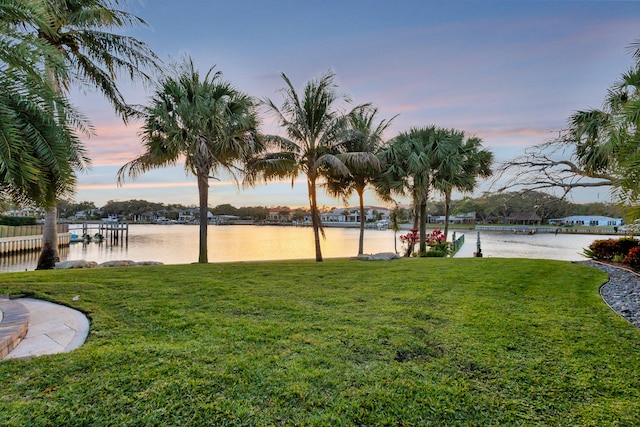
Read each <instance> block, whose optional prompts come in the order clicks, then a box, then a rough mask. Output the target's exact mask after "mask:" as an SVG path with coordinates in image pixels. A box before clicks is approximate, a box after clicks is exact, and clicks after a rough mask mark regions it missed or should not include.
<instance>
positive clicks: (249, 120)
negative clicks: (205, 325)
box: [118, 60, 261, 263]
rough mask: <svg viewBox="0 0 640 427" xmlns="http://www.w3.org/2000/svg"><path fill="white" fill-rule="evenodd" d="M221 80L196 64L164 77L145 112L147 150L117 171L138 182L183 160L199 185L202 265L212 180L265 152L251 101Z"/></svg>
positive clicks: (120, 176)
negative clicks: (201, 69) (145, 173)
mask: <svg viewBox="0 0 640 427" xmlns="http://www.w3.org/2000/svg"><path fill="white" fill-rule="evenodd" d="M221 78H222V74H221V73H220V72H214V69H213V68H211V69H210V70H209V71H208V72H207V74H206V75H205V76H204V77H203V78H201V76H200V73H199V72H198V70H196V69H195V66H194V64H193V61H192V60H188V61H185V62H184V63H183V64H182V65H181V66H180V67H177V68H176V72H175V75H174V76H168V77H165V78H163V79H162V80H161V81H160V83H159V84H158V87H157V88H156V91H155V94H154V96H153V97H152V99H151V102H150V104H149V105H148V106H146V107H143V109H142V112H141V115H142V118H143V120H144V124H143V126H142V129H141V133H140V136H141V138H142V142H143V144H144V147H145V150H146V151H145V152H144V153H143V154H142V155H140V156H139V157H138V158H136V159H134V160H132V161H130V162H129V163H127V164H125V165H124V166H122V167H121V168H120V170H119V171H118V181H119V182H120V183H122V182H123V180H124V177H125V175H127V174H128V175H129V176H130V177H134V178H135V177H136V176H138V175H140V174H142V173H143V172H146V171H148V170H151V169H156V168H161V167H166V166H168V165H175V164H176V163H177V162H178V161H179V160H180V159H181V158H182V157H183V158H184V166H185V170H186V171H187V172H190V173H192V174H193V175H195V176H196V179H197V181H198V197H199V203H200V242H199V244H200V251H199V256H198V262H199V263H207V262H208V255H207V254H208V252H207V223H208V221H207V216H208V200H209V179H210V178H217V177H219V174H220V172H228V173H230V174H231V176H232V177H233V178H234V179H235V177H236V175H235V173H234V172H235V171H237V170H239V169H238V166H237V164H238V163H239V162H244V161H246V160H248V159H249V158H250V157H251V156H253V155H254V154H255V153H256V152H257V151H259V150H261V141H260V137H259V134H258V131H257V128H258V118H257V114H256V109H255V108H254V107H255V105H254V104H255V103H254V101H253V99H252V98H251V97H249V96H247V95H245V94H244V93H242V92H240V91H238V90H237V89H235V88H234V87H233V86H232V85H231V84H230V83H228V82H225V81H222V80H221Z"/></svg>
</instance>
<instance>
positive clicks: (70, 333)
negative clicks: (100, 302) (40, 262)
mask: <svg viewBox="0 0 640 427" xmlns="http://www.w3.org/2000/svg"><path fill="white" fill-rule="evenodd" d="M14 301H16V302H19V303H20V304H22V305H23V306H24V307H25V308H26V309H27V311H28V312H29V330H28V331H27V335H26V336H25V337H24V339H23V340H22V341H21V342H20V344H18V346H17V347H16V348H15V349H14V350H13V351H11V352H10V353H9V355H8V356H7V357H5V359H4V360H6V359H18V358H23V357H32V356H43V355H45V354H55V353H63V352H67V351H71V350H74V349H76V348H78V347H80V346H81V345H82V344H84V342H85V340H86V339H87V335H88V334H89V319H87V317H86V316H85V315H84V314H82V313H81V312H79V311H78V310H74V309H73V308H70V307H66V306H64V305H59V304H54V303H51V302H48V301H42V300H37V299H32V298H20V299H16V300H14Z"/></svg>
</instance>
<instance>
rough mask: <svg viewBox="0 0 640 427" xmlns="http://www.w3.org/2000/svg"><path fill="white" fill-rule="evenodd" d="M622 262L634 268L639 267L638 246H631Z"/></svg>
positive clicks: (639, 249) (639, 253)
mask: <svg viewBox="0 0 640 427" xmlns="http://www.w3.org/2000/svg"><path fill="white" fill-rule="evenodd" d="M623 262H624V263H625V264H627V265H628V266H629V267H631V268H633V269H634V270H635V269H640V247H639V246H636V247H634V248H631V250H630V251H629V253H628V254H627V256H626V257H625V258H624V261H623Z"/></svg>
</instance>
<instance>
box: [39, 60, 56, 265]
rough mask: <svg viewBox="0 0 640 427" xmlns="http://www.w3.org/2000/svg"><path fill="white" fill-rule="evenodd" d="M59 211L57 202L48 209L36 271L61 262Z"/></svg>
mask: <svg viewBox="0 0 640 427" xmlns="http://www.w3.org/2000/svg"><path fill="white" fill-rule="evenodd" d="M45 72H46V75H47V81H48V82H49V84H51V86H52V87H53V89H54V90H55V91H56V93H58V94H62V89H61V88H60V85H59V84H58V81H57V80H56V78H55V74H54V72H53V68H52V67H51V66H50V65H47V64H45ZM50 108H51V110H52V114H53V115H54V117H55V105H51V106H50ZM57 220H58V209H57V208H56V202H55V201H54V202H52V206H49V207H48V208H47V209H46V214H45V217H44V227H43V230H42V250H41V251H40V256H39V257H38V265H37V267H36V270H51V269H53V268H54V267H55V266H56V262H58V261H60V255H59V253H58V221H57Z"/></svg>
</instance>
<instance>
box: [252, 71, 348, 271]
mask: <svg viewBox="0 0 640 427" xmlns="http://www.w3.org/2000/svg"><path fill="white" fill-rule="evenodd" d="M334 77H335V74H334V73H333V72H330V71H329V72H327V73H325V74H323V75H322V76H320V77H319V78H318V79H315V80H311V81H309V82H307V84H306V85H305V87H304V92H303V94H302V97H301V96H300V95H298V92H296V90H295V88H294V86H293V84H292V83H291V81H290V80H289V78H288V77H287V76H286V75H285V74H284V73H283V74H282V78H283V80H284V81H285V84H286V87H285V88H283V89H282V93H283V96H284V101H283V102H282V105H281V106H280V107H277V106H276V105H275V104H274V103H273V102H272V101H271V100H269V99H267V100H266V101H265V105H266V106H267V108H268V109H269V110H270V111H271V112H273V113H274V114H275V116H276V118H277V120H278V121H279V122H280V125H281V126H282V127H283V128H284V129H285V131H286V134H287V137H283V136H270V137H268V141H269V142H270V145H271V146H272V147H273V149H272V151H270V152H268V153H267V154H266V155H265V156H262V157H260V158H258V159H255V160H254V162H253V168H252V169H253V171H254V172H253V177H252V181H253V180H255V179H257V178H258V177H262V178H264V179H265V180H270V179H284V178H290V179H291V180H292V183H293V180H295V178H296V177H297V176H299V175H300V174H304V175H306V177H307V191H308V196H309V207H310V210H311V221H312V226H313V235H314V242H315V253H316V261H318V262H321V261H322V250H321V248H320V234H321V233H323V230H322V224H321V221H320V215H319V212H318V201H317V186H318V179H319V178H321V177H323V176H326V175H327V174H328V173H329V172H331V174H332V175H345V176H347V175H349V169H348V168H347V166H346V165H345V164H344V163H343V162H342V161H341V160H340V158H339V157H338V154H339V153H340V150H341V147H340V144H341V142H342V139H343V137H344V128H345V124H346V118H345V115H344V114H341V113H340V112H339V111H338V110H337V109H336V104H337V103H338V102H339V101H340V100H344V101H346V102H350V100H349V99H348V97H346V96H344V95H339V94H338V93H337V92H336V85H335V84H334V83H333V79H334ZM356 108H358V107H356Z"/></svg>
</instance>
